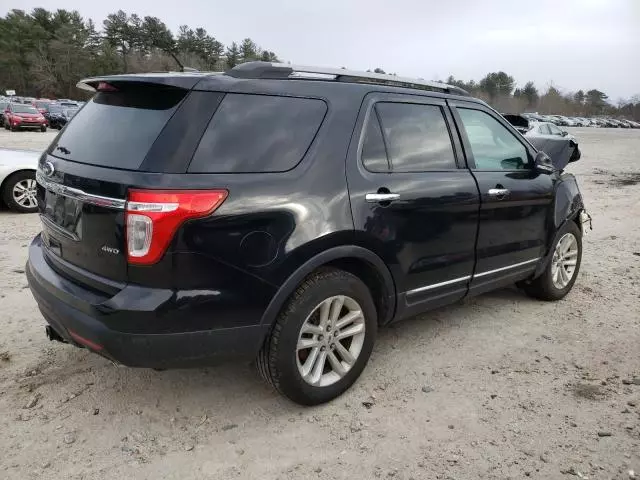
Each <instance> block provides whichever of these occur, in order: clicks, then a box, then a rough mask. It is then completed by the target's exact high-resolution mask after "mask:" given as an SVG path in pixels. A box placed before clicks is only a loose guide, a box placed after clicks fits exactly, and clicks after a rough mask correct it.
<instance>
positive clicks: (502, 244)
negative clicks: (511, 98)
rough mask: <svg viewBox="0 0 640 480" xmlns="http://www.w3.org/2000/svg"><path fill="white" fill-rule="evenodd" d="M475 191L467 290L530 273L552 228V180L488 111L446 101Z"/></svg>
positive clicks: (503, 123) (479, 289) (528, 148)
mask: <svg viewBox="0 0 640 480" xmlns="http://www.w3.org/2000/svg"><path fill="white" fill-rule="evenodd" d="M450 104H451V105H452V107H453V108H452V113H453V115H454V116H455V118H456V121H457V122H458V124H459V125H460V126H461V128H460V134H461V138H462V143H463V145H464V148H465V153H466V156H467V162H468V164H469V168H470V169H471V172H472V173H473V175H474V177H475V178H476V180H477V182H478V188H479V190H480V199H481V200H480V203H481V205H480V226H479V230H478V245H477V262H476V267H475V271H474V276H473V281H472V283H471V289H470V291H471V292H472V293H481V292H483V291H487V290H491V289H493V288H496V287H499V286H500V285H506V284H509V283H513V282H514V281H516V280H519V279H521V278H524V277H526V276H527V275H528V274H529V273H531V272H532V271H533V270H534V269H535V267H536V265H537V263H538V261H539V259H540V258H541V257H542V256H543V255H544V250H545V246H546V244H547V241H548V238H549V229H550V228H551V226H552V225H553V219H552V215H553V209H552V208H551V204H552V201H553V190H554V185H553V183H554V178H555V177H554V176H550V175H546V174H541V173H538V172H536V170H535V169H534V158H535V150H534V149H533V148H532V147H531V146H530V145H529V144H527V142H526V141H524V139H523V138H522V137H521V136H520V135H519V134H518V133H517V132H516V131H515V130H514V129H513V128H511V127H510V126H509V124H508V123H507V122H506V121H505V120H504V119H502V117H500V116H499V115H498V114H496V113H495V112H494V111H493V110H491V109H490V108H486V107H484V106H482V105H478V104H475V103H467V102H458V101H456V102H450Z"/></svg>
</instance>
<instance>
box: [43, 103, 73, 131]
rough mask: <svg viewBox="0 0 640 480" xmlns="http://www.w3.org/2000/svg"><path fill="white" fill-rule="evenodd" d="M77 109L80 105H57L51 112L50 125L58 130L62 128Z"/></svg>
mask: <svg viewBox="0 0 640 480" xmlns="http://www.w3.org/2000/svg"><path fill="white" fill-rule="evenodd" d="M77 111H78V106H77V105H75V104H74V105H73V106H72V107H68V106H65V105H56V106H55V107H54V109H53V111H50V112H49V126H50V127H51V128H56V129H58V130H60V129H62V127H64V126H65V125H66V124H67V123H68V122H69V120H71V119H72V118H73V116H74V115H75V114H76V112H77Z"/></svg>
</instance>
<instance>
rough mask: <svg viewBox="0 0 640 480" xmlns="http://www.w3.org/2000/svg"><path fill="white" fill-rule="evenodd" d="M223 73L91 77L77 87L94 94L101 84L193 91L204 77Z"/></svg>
mask: <svg viewBox="0 0 640 480" xmlns="http://www.w3.org/2000/svg"><path fill="white" fill-rule="evenodd" d="M221 74H222V72H184V73H182V72H161V73H138V74H123V75H105V76H103V77H91V78H85V79H83V80H80V81H79V82H78V83H77V84H76V87H78V88H80V89H82V90H85V91H88V92H91V93H94V92H96V91H97V88H98V85H99V84H100V83H101V82H104V83H108V84H110V85H114V86H116V87H117V86H118V85H120V84H123V83H137V84H141V85H142V84H153V85H159V86H166V87H175V88H182V89H185V90H191V89H192V88H193V87H195V86H196V84H197V83H198V82H199V81H200V80H202V79H203V78H204V77H209V76H212V75H221Z"/></svg>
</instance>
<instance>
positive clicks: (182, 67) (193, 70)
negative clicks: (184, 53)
mask: <svg viewBox="0 0 640 480" xmlns="http://www.w3.org/2000/svg"><path fill="white" fill-rule="evenodd" d="M168 53H169V55H171V56H172V57H173V59H174V60H175V61H176V63H177V64H178V67H179V68H180V71H181V72H197V71H198V69H196V68H191V67H185V66H184V65H183V64H182V62H181V61H180V60H178V57H177V56H176V54H175V53H173V52H171V51H169V52H168Z"/></svg>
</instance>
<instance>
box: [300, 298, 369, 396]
mask: <svg viewBox="0 0 640 480" xmlns="http://www.w3.org/2000/svg"><path fill="white" fill-rule="evenodd" d="M365 328H366V327H365V321H364V315H363V313H362V308H361V307H360V305H359V304H358V302H356V301H355V300H354V299H353V298H351V297H347V296H344V295H337V296H334V297H330V298H327V299H326V300H324V301H322V302H321V303H320V304H318V305H317V306H316V307H315V308H314V309H313V311H312V312H311V313H310V314H309V316H308V317H307V318H306V319H305V321H304V323H303V324H302V328H301V329H300V334H299V336H298V344H297V347H296V363H297V365H298V372H299V373H300V375H301V376H302V378H303V379H304V380H305V382H307V383H308V384H310V385H313V386H316V387H326V386H328V385H332V384H334V383H335V382H337V381H339V380H340V379H341V378H343V377H344V376H345V375H346V374H347V373H348V372H349V370H351V368H352V367H353V366H354V365H355V363H356V361H357V360H358V356H359V355H360V352H361V351H362V346H363V344H364V339H365Z"/></svg>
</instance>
